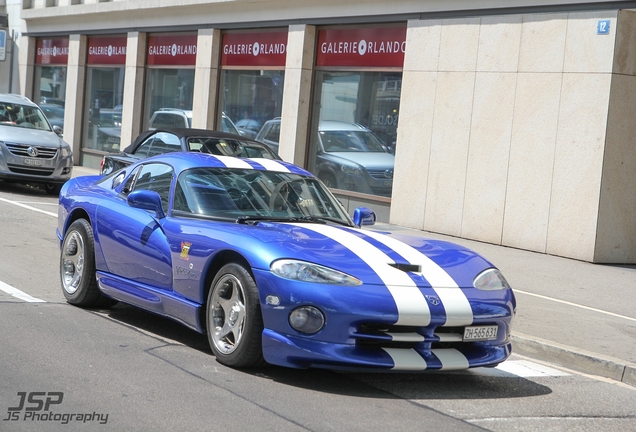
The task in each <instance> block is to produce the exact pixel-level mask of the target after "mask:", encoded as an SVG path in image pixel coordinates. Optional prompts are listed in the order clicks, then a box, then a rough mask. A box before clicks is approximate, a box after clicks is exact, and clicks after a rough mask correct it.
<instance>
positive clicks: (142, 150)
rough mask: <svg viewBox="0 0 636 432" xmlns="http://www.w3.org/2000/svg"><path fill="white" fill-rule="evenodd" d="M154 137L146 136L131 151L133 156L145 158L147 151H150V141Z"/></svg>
mask: <svg viewBox="0 0 636 432" xmlns="http://www.w3.org/2000/svg"><path fill="white" fill-rule="evenodd" d="M154 139H155V137H154V135H153V136H151V137H150V138H148V139H147V140H146V141H144V142H142V143H141V145H140V146H139V147H137V150H135V151H134V152H133V154H134V155H135V156H139V157H140V158H142V159H143V158H147V157H148V153H150V147H152V141H153V140H154Z"/></svg>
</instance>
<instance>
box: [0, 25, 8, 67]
mask: <svg viewBox="0 0 636 432" xmlns="http://www.w3.org/2000/svg"><path fill="white" fill-rule="evenodd" d="M6 57H7V31H6V30H0V61H4V59H5V58H6Z"/></svg>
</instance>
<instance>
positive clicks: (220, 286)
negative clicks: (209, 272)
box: [206, 263, 265, 368]
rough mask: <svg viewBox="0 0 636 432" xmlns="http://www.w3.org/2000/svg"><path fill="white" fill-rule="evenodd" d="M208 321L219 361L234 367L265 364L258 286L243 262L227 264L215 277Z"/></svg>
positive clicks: (211, 290)
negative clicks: (241, 263)
mask: <svg viewBox="0 0 636 432" xmlns="http://www.w3.org/2000/svg"><path fill="white" fill-rule="evenodd" d="M206 323H207V332H208V342H209V344H210V348H212V352H213V353H214V355H215V356H216V359H217V360H218V362H219V363H221V364H224V365H226V366H230V367H234V368H249V367H259V366H263V365H264V364H265V360H264V359H263V345H262V340H261V335H262V333H263V318H262V315H261V306H260V302H259V296H258V288H257V287H256V283H255V282H254V279H253V278H252V275H251V274H250V272H249V271H248V270H247V269H246V268H245V267H243V266H242V265H240V264H236V263H230V264H226V265H225V266H223V267H222V268H221V270H219V272H218V273H217V274H216V276H215V277H214V280H213V281H212V286H211V287H210V292H209V293H208V301H207V310H206Z"/></svg>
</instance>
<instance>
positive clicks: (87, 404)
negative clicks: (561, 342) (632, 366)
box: [0, 182, 636, 432]
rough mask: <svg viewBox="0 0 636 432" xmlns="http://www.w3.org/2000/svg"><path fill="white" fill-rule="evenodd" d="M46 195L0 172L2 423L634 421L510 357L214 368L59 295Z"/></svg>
mask: <svg viewBox="0 0 636 432" xmlns="http://www.w3.org/2000/svg"><path fill="white" fill-rule="evenodd" d="M56 202H57V200H56V199H55V198H51V197H48V196H46V195H45V194H44V193H43V192H42V191H40V190H38V189H34V188H28V187H24V186H17V185H9V184H5V183H1V182H0V431H3V432H4V431H24V430H32V431H57V430H60V431H75V430H81V431H87V430H103V431H122V430H131V431H132V430H134V431H146V430H148V431H150V430H152V431H157V430H172V431H181V430H183V431H195V430H248V431H252V430H254V431H270V430H271V431H274V430H276V431H296V430H310V431H358V430H359V431H375V430H378V431H379V430H382V431H386V430H399V431H409V430H414V431H415V430H417V431H433V430H434V431H472V430H493V431H510V430H518V431H542V432H546V431H562V430H568V431H589V430H594V431H618V430H620V431H636V388H634V387H632V386H628V385H625V384H622V383H618V382H616V381H611V380H608V379H604V378H599V377H594V376H586V375H582V374H579V373H576V372H574V371H570V370H566V369H563V368H561V367H557V366H555V365H551V364H547V363H543V362H541V361H538V360H530V359H527V358H523V357H520V356H516V355H513V357H512V358H511V359H510V360H508V361H507V362H505V363H503V364H502V365H501V366H500V367H498V368H496V369H475V370H471V371H462V372H447V373H428V374H351V373H336V372H331V371H324V370H307V371H304V370H300V371H298V370H291V369H284V368H278V367H268V368H262V369H257V370H243V371H239V370H234V369H230V368H227V367H224V366H222V365H220V364H218V363H217V362H216V361H215V359H214V356H212V354H211V352H210V349H209V347H208V346H207V341H206V338H205V337H204V336H202V335H199V334H197V333H195V332H193V331H191V330H188V329H186V328H184V327H182V326H181V325H179V324H177V323H175V322H172V321H170V320H167V319H164V318H161V317H157V316H154V315H152V314H149V313H146V312H143V311H139V310H136V309H134V308H131V307H128V306H125V305H122V304H118V305H116V306H115V307H113V308H111V309H108V310H83V309H79V308H76V307H73V306H70V305H68V304H67V303H66V302H65V301H64V297H63V295H62V292H61V288H60V284H59V280H58V278H59V276H58V274H59V270H58V266H59V263H58V259H59V258H58V254H59V249H58V242H57V238H56V236H55V228H56V226H57V218H56V213H57V208H56Z"/></svg>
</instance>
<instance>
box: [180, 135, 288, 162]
mask: <svg viewBox="0 0 636 432" xmlns="http://www.w3.org/2000/svg"><path fill="white" fill-rule="evenodd" d="M188 150H190V151H197V152H201V153H210V154H213V155H219V156H234V157H244V158H263V159H278V157H277V156H276V154H275V153H274V152H272V151H270V150H269V149H267V148H266V147H265V146H261V145H258V144H255V143H248V142H243V141H237V140H231V139H223V138H210V137H189V138H188Z"/></svg>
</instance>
